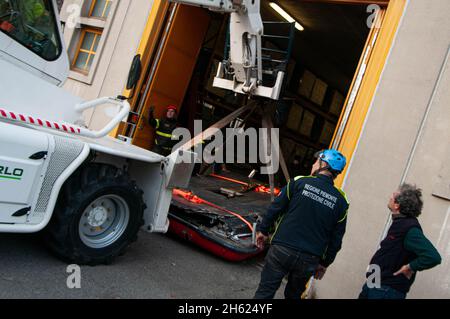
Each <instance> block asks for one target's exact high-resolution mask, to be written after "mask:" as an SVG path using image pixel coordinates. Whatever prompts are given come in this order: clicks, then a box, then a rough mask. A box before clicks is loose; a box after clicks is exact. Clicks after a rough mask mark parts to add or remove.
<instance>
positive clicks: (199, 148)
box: [172, 120, 280, 174]
mask: <svg viewBox="0 0 450 319" xmlns="http://www.w3.org/2000/svg"><path fill="white" fill-rule="evenodd" d="M202 132H203V127H202V121H201V120H195V121H194V136H199V135H202V134H203V136H207V137H204V138H200V139H197V140H195V141H194V142H193V145H191V144H189V147H191V146H192V147H191V149H192V151H193V152H194V153H196V155H197V156H196V158H195V159H194V158H193V157H192V156H191V155H190V154H189V153H183V154H182V155H181V156H180V157H178V158H177V161H178V163H180V162H184V163H191V162H192V161H195V162H196V163H206V164H213V163H217V164H222V163H223V164H233V163H248V164H257V163H259V164H261V165H262V167H261V169H260V173H261V174H275V173H277V172H278V169H279V166H280V160H279V159H280V138H279V129H278V128H270V129H268V128H259V129H256V128H253V127H249V128H247V129H245V130H244V129H243V128H226V129H225V134H224V132H223V131H222V130H220V129H216V128H209V129H207V130H206V131H205V132H203V133H202ZM172 139H176V140H178V142H177V144H176V145H175V146H174V147H173V150H176V149H178V148H183V147H184V145H185V144H186V143H188V142H189V141H191V139H192V136H191V133H190V131H189V130H188V129H186V128H183V127H179V128H176V129H175V130H174V131H173V132H172Z"/></svg>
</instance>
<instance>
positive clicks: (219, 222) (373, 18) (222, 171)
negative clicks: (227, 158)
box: [122, 0, 394, 260]
mask: <svg viewBox="0 0 450 319" xmlns="http://www.w3.org/2000/svg"><path fill="white" fill-rule="evenodd" d="M344 2H345V3H346V4H343V3H344ZM362 2H364V1H326V2H325V1H312V0H311V1H310V0H308V1H306V0H305V1H294V0H277V1H276V2H269V1H262V3H261V15H262V18H263V21H265V23H264V36H263V39H262V40H263V43H262V46H263V48H264V50H263V56H262V58H263V60H264V59H265V61H266V62H265V63H266V65H269V66H270V65H271V63H272V64H273V65H275V68H280V67H281V68H282V69H283V71H285V72H286V75H285V81H284V86H283V89H282V92H281V98H280V99H279V100H277V101H274V100H269V99H266V100H264V101H263V102H261V101H260V104H261V105H260V106H259V107H258V108H255V109H253V110H252V111H249V112H247V113H243V114H242V115H240V116H239V117H238V118H236V119H235V121H233V122H232V123H230V124H229V125H228V126H231V127H236V126H240V125H243V124H244V125H245V127H244V128H245V129H248V128H256V129H258V128H260V127H261V126H265V127H270V125H273V126H274V127H278V128H279V139H280V149H281V151H282V154H283V157H284V160H285V163H286V165H285V168H287V169H285V170H282V169H280V170H279V171H278V173H276V174H275V175H267V174H260V172H261V166H263V165H264V164H261V163H259V162H258V163H249V161H245V162H244V163H239V162H236V161H234V162H233V163H226V164H225V165H224V164H220V163H218V164H213V165H204V164H199V165H197V167H196V170H195V173H196V174H195V175H194V176H193V177H192V179H191V183H190V186H189V187H190V188H189V189H188V190H174V196H173V199H172V206H171V210H170V212H169V218H170V228H169V230H170V231H171V232H172V233H175V234H177V235H179V236H180V237H182V238H184V239H187V240H189V241H192V242H194V243H196V244H197V245H199V246H201V247H203V248H205V249H207V250H210V251H212V252H213V253H215V254H217V255H219V256H221V257H223V258H226V259H229V260H242V259H245V258H248V257H250V256H253V255H255V254H258V253H259V252H260V250H259V249H258V248H257V247H255V245H254V243H253V239H254V225H255V223H256V222H258V220H260V219H261V217H262V216H264V214H265V213H266V210H267V207H268V206H269V205H270V202H271V200H272V199H273V197H274V195H276V193H277V192H278V191H279V188H280V187H281V186H284V185H285V184H286V175H289V176H290V177H294V176H298V175H309V173H310V169H311V165H312V163H313V160H314V158H313V156H314V154H315V153H316V152H317V151H318V150H321V149H324V148H328V147H330V145H331V144H332V143H334V144H335V145H339V144H338V142H339V140H340V139H341V137H342V135H343V133H342V132H343V131H342V130H343V128H345V126H346V124H347V121H348V119H349V118H351V116H350V115H351V114H352V105H353V103H354V101H355V97H356V96H359V94H360V92H358V90H359V88H360V87H361V81H362V80H363V78H365V75H366V74H365V71H366V70H368V69H369V67H368V64H367V63H368V61H369V58H370V55H371V53H372V49H373V46H374V43H375V40H376V38H377V35H378V31H377V30H378V28H373V27H372V28H371V26H372V24H371V23H372V22H373V23H375V26H377V22H379V21H381V20H382V18H383V17H384V13H385V11H384V9H383V8H382V7H379V6H375V7H372V9H370V8H368V5H370V4H368V3H366V4H361V3H362ZM161 3H162V2H161ZM348 3H356V4H348ZM276 8H278V9H276ZM279 8H281V9H282V10H284V13H283V14H280V9H279ZM163 9H164V10H163V11H164V12H165V14H164V15H161V16H162V17H163V18H161V19H160V21H159V22H158V23H156V22H155V23H156V24H157V25H159V27H158V28H159V33H158V37H155V38H154V41H152V42H151V44H149V45H147V46H148V47H151V50H150V51H151V52H152V53H151V57H149V58H147V60H148V62H147V63H146V66H145V68H144V69H145V73H144V74H145V76H144V77H143V79H142V80H141V84H140V86H139V88H138V90H137V91H136V97H135V99H134V100H133V102H134V103H133V107H134V110H135V113H136V116H137V117H139V120H138V121H135V123H132V122H133V121H130V122H131V123H129V124H130V125H128V127H125V128H124V129H123V130H122V134H126V135H127V136H132V137H133V144H135V145H138V146H141V147H144V148H147V149H150V148H151V147H152V145H153V142H154V138H155V137H154V130H153V129H151V128H150V127H149V125H148V123H147V122H148V110H149V108H150V106H154V108H155V116H156V117H161V116H164V114H165V108H166V106H167V105H168V104H175V105H177V106H178V107H179V109H180V111H179V114H178V125H179V126H181V127H185V128H188V129H189V130H190V132H191V136H194V135H195V133H197V132H195V129H194V121H195V120H201V122H202V127H203V129H206V128H207V127H209V126H210V125H212V124H214V123H216V122H217V121H219V120H221V119H223V118H224V117H226V116H228V115H230V114H231V113H232V112H234V111H236V110H237V109H239V108H241V107H243V106H244V105H249V104H250V103H252V102H253V99H252V100H249V98H248V97H247V96H244V95H239V94H235V93H233V92H228V91H225V90H222V89H218V88H215V87H213V86H212V84H213V78H214V75H215V74H216V70H217V65H218V63H219V62H221V61H223V60H224V57H225V56H226V55H227V51H228V46H227V43H228V39H227V37H228V17H227V16H226V15H221V14H217V13H214V12H210V11H208V10H205V9H202V8H196V7H191V6H185V5H178V4H171V5H167V4H166V7H165V8H163ZM286 14H288V15H289V16H290V17H291V18H289V20H291V21H289V22H291V23H286V22H287V21H286V18H285V16H286ZM283 15H284V16H283ZM292 20H294V21H295V22H294V23H292ZM194 21H195V23H193V22H194ZM393 29H394V28H393ZM275 70H276V69H275ZM368 73H369V72H368ZM268 78H269V79H270V74H269V76H268ZM353 113H354V112H353ZM267 118H270V119H271V122H272V123H268V122H267ZM264 123H265V124H264ZM222 129H224V128H222ZM355 135H356V134H355ZM207 143H208V142H207ZM207 143H206V144H207ZM336 143H337V144H336ZM225 147H226V146H225ZM245 147H247V148H248V147H249V143H246V146H245ZM245 153H246V156H247V155H249V154H248V153H249V152H245ZM285 171H287V174H286V172H285Z"/></svg>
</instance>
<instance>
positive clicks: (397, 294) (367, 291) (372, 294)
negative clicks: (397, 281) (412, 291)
mask: <svg viewBox="0 0 450 319" xmlns="http://www.w3.org/2000/svg"><path fill="white" fill-rule="evenodd" d="M405 298H406V294H405V293H404V292H401V291H398V290H395V289H394V288H391V287H389V286H383V285H381V287H380V288H369V287H367V284H364V286H363V288H362V291H361V293H360V294H359V299H405Z"/></svg>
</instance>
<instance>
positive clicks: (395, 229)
mask: <svg viewBox="0 0 450 319" xmlns="http://www.w3.org/2000/svg"><path fill="white" fill-rule="evenodd" d="M422 207H423V201H422V190H421V189H419V188H417V187H415V186H413V185H410V184H403V185H401V186H400V188H399V189H398V190H397V191H395V192H394V193H393V194H392V196H391V197H390V199H389V202H388V208H389V210H390V211H391V212H392V225H391V226H390V228H389V230H388V233H387V235H386V238H385V239H384V240H383V241H382V242H381V244H380V248H379V249H378V250H377V252H376V253H375V255H374V256H373V257H372V260H371V261H370V265H371V266H372V267H371V269H376V268H374V266H376V267H379V268H378V269H379V270H380V271H379V274H380V275H381V278H380V279H381V281H380V282H379V285H374V284H373V283H372V282H369V280H367V282H366V284H365V285H364V286H363V289H362V291H361V293H360V295H359V298H360V299H405V298H406V295H407V293H408V292H409V290H410V288H411V285H412V284H413V282H414V279H415V277H416V273H417V272H418V271H423V270H426V269H430V268H433V267H435V266H437V265H438V264H440V263H441V256H440V255H439V253H438V251H437V250H436V248H434V246H433V244H431V242H430V241H429V240H428V239H427V238H426V237H425V235H424V234H423V232H422V228H421V227H420V224H419V221H418V220H417V217H418V216H419V215H420V214H421V212H422ZM372 275H373V273H367V274H366V276H367V278H368V279H369V278H371V277H372Z"/></svg>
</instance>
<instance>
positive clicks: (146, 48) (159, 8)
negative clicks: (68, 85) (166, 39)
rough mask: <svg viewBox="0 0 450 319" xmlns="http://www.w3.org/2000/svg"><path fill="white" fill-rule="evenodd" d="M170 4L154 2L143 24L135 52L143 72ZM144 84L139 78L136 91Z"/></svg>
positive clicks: (133, 101) (126, 92)
mask: <svg viewBox="0 0 450 319" xmlns="http://www.w3.org/2000/svg"><path fill="white" fill-rule="evenodd" d="M169 7H170V3H169V1H167V0H154V1H153V5H152V9H151V11H150V14H149V16H148V18H147V22H146V24H145V28H144V31H143V32H142V37H141V40H140V42H139V46H138V49H137V51H136V55H137V54H140V55H141V62H142V70H143V72H145V70H146V69H147V68H148V66H149V64H150V62H151V59H152V57H153V53H154V52H155V50H156V46H157V44H158V41H157V40H158V37H159V35H160V32H161V30H162V28H163V26H164V17H165V15H166V13H167V11H168V10H169ZM144 82H145V76H141V78H140V79H139V81H138V83H137V84H136V88H135V90H136V91H139V90H141V89H142V87H143V85H144ZM130 94H131V91H130V90H124V91H123V92H122V95H123V96H130ZM137 99H138V94H135V95H134V97H133V98H132V99H131V101H130V104H131V106H132V107H133V106H134V105H135V104H136V101H137ZM125 129H126V128H125V127H124V126H123V125H119V126H117V127H116V128H115V129H114V130H113V131H111V133H110V134H109V135H110V136H113V137H115V136H117V134H124V133H125Z"/></svg>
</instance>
